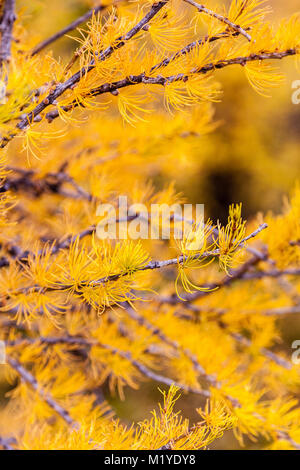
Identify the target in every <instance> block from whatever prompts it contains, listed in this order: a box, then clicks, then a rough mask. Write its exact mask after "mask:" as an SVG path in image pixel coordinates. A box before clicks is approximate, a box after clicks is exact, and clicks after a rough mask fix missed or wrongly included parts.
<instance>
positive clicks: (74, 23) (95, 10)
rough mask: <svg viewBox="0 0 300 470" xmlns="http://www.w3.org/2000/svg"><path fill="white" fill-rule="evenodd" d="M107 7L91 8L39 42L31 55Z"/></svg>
mask: <svg viewBox="0 0 300 470" xmlns="http://www.w3.org/2000/svg"><path fill="white" fill-rule="evenodd" d="M112 5H113V4H112ZM108 6H110V5H99V6H97V7H95V8H92V9H91V10H89V11H88V12H86V13H85V14H84V15H82V16H80V17H79V18H77V19H76V20H74V21H72V23H70V24H69V25H68V26H65V27H64V28H63V29H61V30H60V31H57V32H56V33H55V34H53V35H52V36H50V37H49V38H47V39H45V40H44V41H41V42H40V43H39V44H37V45H36V46H35V47H34V49H33V50H32V52H31V55H32V56H34V55H35V54H37V53H38V52H41V51H42V50H43V49H45V47H48V46H49V45H50V44H52V43H53V42H55V41H57V40H58V39H59V38H61V37H62V36H64V35H65V34H67V33H69V32H70V31H73V29H76V28H77V26H79V25H80V24H81V23H85V22H86V21H88V20H89V19H90V18H91V17H92V16H93V15H96V14H97V13H99V12H100V11H102V10H105V9H106V8H108Z"/></svg>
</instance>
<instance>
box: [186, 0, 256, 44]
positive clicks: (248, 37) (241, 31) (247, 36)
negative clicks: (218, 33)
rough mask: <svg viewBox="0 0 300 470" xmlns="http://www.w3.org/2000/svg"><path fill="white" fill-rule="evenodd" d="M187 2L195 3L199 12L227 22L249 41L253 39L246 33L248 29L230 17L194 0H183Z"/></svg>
mask: <svg viewBox="0 0 300 470" xmlns="http://www.w3.org/2000/svg"><path fill="white" fill-rule="evenodd" d="M183 1H184V2H186V3H189V4H190V5H193V6H194V7H195V8H197V10H198V11H199V13H205V14H206V15H209V16H212V17H213V18H216V19H217V20H219V21H221V22H222V23H225V24H227V25H228V26H229V27H230V28H232V29H233V30H234V31H236V32H238V33H239V34H242V36H245V38H246V39H248V41H251V40H252V39H251V36H250V35H249V34H248V33H246V31H245V30H244V29H243V28H241V27H240V26H239V25H237V24H234V23H232V21H230V20H229V19H228V18H226V17H225V16H222V15H219V14H218V13H215V12H214V11H212V10H209V9H208V8H206V7H205V6H204V5H199V3H196V2H194V1H193V0H183Z"/></svg>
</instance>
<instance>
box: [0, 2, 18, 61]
mask: <svg viewBox="0 0 300 470" xmlns="http://www.w3.org/2000/svg"><path fill="white" fill-rule="evenodd" d="M15 20H16V15H15V0H4V6H3V15H2V18H1V22H0V32H1V43H0V68H1V67H2V66H3V63H4V62H9V60H10V50H11V42H12V31H13V26H14V22H15Z"/></svg>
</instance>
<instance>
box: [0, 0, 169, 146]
mask: <svg viewBox="0 0 300 470" xmlns="http://www.w3.org/2000/svg"><path fill="white" fill-rule="evenodd" d="M168 1H169V0H160V1H158V2H157V3H154V4H153V5H152V7H151V9H150V10H149V12H148V13H147V14H146V15H145V16H144V17H143V18H142V19H141V20H140V21H139V22H138V23H137V24H136V25H135V26H134V27H133V28H132V29H131V30H130V31H128V32H127V33H126V34H125V35H123V36H120V37H119V38H118V39H117V40H116V41H115V42H114V43H113V44H112V45H111V46H109V47H107V48H106V49H105V50H103V51H102V52H100V53H99V54H98V56H97V60H98V61H104V60H106V59H108V58H109V57H110V56H111V55H112V54H113V53H114V51H115V50H117V49H120V48H121V47H123V46H125V44H126V43H127V42H128V41H129V40H130V39H132V38H133V37H134V36H135V35H136V34H138V33H139V32H140V31H141V30H142V29H143V28H144V27H145V26H146V25H147V24H148V23H149V22H150V21H151V20H152V19H153V18H154V17H155V16H156V15H157V13H158V12H159V11H160V10H161V9H162V8H163V7H164V6H165V5H166V4H167V3H168ZM95 66H96V65H95V61H94V60H92V61H91V63H90V65H88V66H85V67H83V68H82V69H81V70H79V71H78V72H76V73H75V74H74V75H72V77H70V78H69V79H67V80H66V81H65V82H63V83H59V84H58V85H56V87H55V89H54V90H52V91H51V92H50V93H49V94H48V96H47V97H46V98H45V99H44V100H43V101H42V102H41V103H39V104H38V105H37V106H36V107H35V108H34V110H33V111H31V112H30V113H28V114H27V115H26V117H25V118H24V119H22V120H21V121H20V122H19V123H18V124H17V126H16V128H17V130H24V129H26V128H27V127H28V126H30V124H31V123H32V122H33V120H34V118H36V117H37V116H39V115H40V114H41V113H42V112H43V111H44V110H45V109H46V108H47V107H48V106H50V105H52V104H53V103H54V102H55V100H57V98H59V97H60V96H61V95H62V94H63V93H65V91H67V90H69V89H70V88H72V87H73V86H74V85H76V83H78V82H79V81H80V79H81V78H82V77H83V76H84V75H85V74H87V73H89V72H90V71H91V70H94V68H95ZM16 135H17V134H16V133H12V134H10V136H8V137H3V138H2V139H1V141H0V148H3V147H5V146H6V145H7V144H8V142H10V141H11V140H12V139H13V138H14V137H15V136H16Z"/></svg>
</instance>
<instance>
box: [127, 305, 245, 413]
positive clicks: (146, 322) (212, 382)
mask: <svg viewBox="0 0 300 470" xmlns="http://www.w3.org/2000/svg"><path fill="white" fill-rule="evenodd" d="M121 305H123V306H124V308H125V309H126V312H127V314H128V315H129V317H130V318H131V319H133V320H134V321H136V322H137V323H138V324H139V325H141V326H143V327H144V328H146V329H147V330H148V331H150V332H151V333H152V334H153V335H154V336H157V337H158V338H159V339H160V340H161V341H162V342H163V343H165V344H167V345H168V346H171V347H172V348H173V349H174V350H175V351H178V350H179V351H180V350H182V352H183V354H184V355H185V356H186V357H187V358H188V359H189V360H190V361H191V362H192V364H193V367H194V369H195V371H196V372H197V373H198V374H200V376H202V377H203V378H204V379H205V380H206V381H207V382H208V383H209V384H210V385H212V386H213V387H216V388H218V389H221V387H222V384H221V383H219V382H217V380H216V378H215V377H213V376H212V375H209V374H207V372H206V371H205V370H204V368H203V367H202V366H201V364H199V362H198V360H197V358H196V356H195V355H194V354H193V353H192V352H191V351H190V350H189V349H187V348H181V347H180V345H179V344H178V343H177V342H176V341H173V340H172V339H170V338H168V337H167V336H166V335H165V334H164V333H163V332H162V331H161V330H160V329H159V328H158V327H157V326H155V325H153V324H152V323H151V322H149V320H147V319H146V318H144V317H143V316H142V315H139V314H138V313H137V312H136V311H135V310H133V308H132V307H131V306H130V305H129V303H128V302H125V303H123V304H121ZM226 398H227V399H228V400H229V401H230V402H231V404H232V405H233V406H235V407H240V404H239V402H238V400H236V399H235V398H233V397H231V396H229V395H226Z"/></svg>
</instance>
